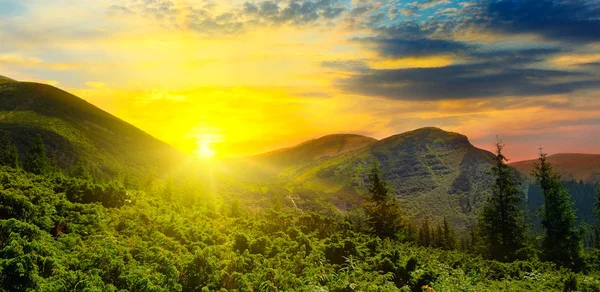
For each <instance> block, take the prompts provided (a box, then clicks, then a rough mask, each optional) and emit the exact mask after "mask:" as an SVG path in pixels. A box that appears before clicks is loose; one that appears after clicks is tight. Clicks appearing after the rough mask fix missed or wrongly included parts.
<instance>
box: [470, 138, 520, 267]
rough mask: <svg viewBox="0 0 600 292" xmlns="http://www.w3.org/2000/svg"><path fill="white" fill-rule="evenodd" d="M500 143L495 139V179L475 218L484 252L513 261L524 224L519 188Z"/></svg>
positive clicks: (500, 259) (517, 250) (516, 254)
mask: <svg viewBox="0 0 600 292" xmlns="http://www.w3.org/2000/svg"><path fill="white" fill-rule="evenodd" d="M503 148H504V145H503V143H502V142H501V141H498V142H497V143H496V157H495V159H494V160H495V165H494V167H492V173H493V175H494V177H495V181H494V183H493V185H492V187H491V189H492V194H491V196H490V198H489V201H488V203H487V204H486V205H485V206H484V208H483V210H482V212H481V218H480V220H479V222H478V224H479V228H480V232H481V236H482V238H483V240H484V244H485V247H486V253H487V254H488V255H489V256H490V257H491V258H493V259H495V260H499V261H514V260H516V259H519V258H520V255H519V253H520V252H521V251H522V250H523V249H524V248H525V243H526V226H525V224H524V220H523V211H522V206H521V205H520V203H521V201H522V196H521V191H520V189H519V182H518V181H517V179H516V177H515V173H514V170H513V169H512V168H511V167H509V166H508V165H506V161H507V159H506V157H504V154H503V153H502V150H503Z"/></svg>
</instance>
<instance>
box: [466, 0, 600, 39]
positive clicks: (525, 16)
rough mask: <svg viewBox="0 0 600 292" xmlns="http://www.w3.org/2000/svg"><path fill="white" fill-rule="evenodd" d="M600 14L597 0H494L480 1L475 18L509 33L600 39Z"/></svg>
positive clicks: (599, 4)
mask: <svg viewBox="0 0 600 292" xmlns="http://www.w3.org/2000/svg"><path fill="white" fill-rule="evenodd" d="M599 16H600V2H598V1H595V0H560V1H558V0H493V1H485V2H483V3H482V4H480V6H479V10H478V11H477V12H476V13H475V15H473V16H472V21H473V23H475V24H476V25H480V26H483V27H485V28H487V29H491V30H494V31H498V32H503V33H508V34H521V33H533V34H537V35H540V36H543V37H545V38H547V39H551V40H559V41H572V42H582V43H588V42H598V41H600V33H599V32H600V17H599Z"/></svg>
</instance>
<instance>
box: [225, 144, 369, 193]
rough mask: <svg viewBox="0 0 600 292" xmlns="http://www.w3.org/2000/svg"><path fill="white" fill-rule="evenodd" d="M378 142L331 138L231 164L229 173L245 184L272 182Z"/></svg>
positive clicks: (238, 160)
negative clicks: (297, 168) (306, 167)
mask: <svg viewBox="0 0 600 292" xmlns="http://www.w3.org/2000/svg"><path fill="white" fill-rule="evenodd" d="M376 141H377V140H376V139H373V138H370V137H365V136H361V135H353V134H336V135H328V136H324V137H321V138H318V139H313V140H309V141H306V142H304V143H302V144H299V145H296V146H294V147H289V148H283V149H279V150H276V151H272V152H268V153H264V154H260V155H257V156H252V157H247V158H241V159H234V160H231V161H228V162H227V163H226V165H227V166H228V168H227V173H228V174H229V175H231V176H233V177H235V178H236V179H240V180H242V181H248V182H261V183H272V181H273V180H278V179H279V176H280V175H281V174H282V173H284V172H285V171H286V170H288V169H290V168H295V167H302V166H306V165H310V164H313V163H315V162H316V161H318V160H322V159H326V158H328V157H332V156H336V155H340V154H343V153H346V152H349V151H352V150H355V149H360V148H363V147H366V146H368V145H371V144H373V143H375V142H376Z"/></svg>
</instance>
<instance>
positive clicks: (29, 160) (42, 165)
mask: <svg viewBox="0 0 600 292" xmlns="http://www.w3.org/2000/svg"><path fill="white" fill-rule="evenodd" d="M23 168H24V169H25V170H27V171H29V172H31V173H35V174H44V173H47V172H48V171H50V158H48V155H47V153H46V145H45V144H44V140H43V139H42V136H41V135H40V134H37V135H36V136H35V138H34V140H33V147H32V148H31V149H30V150H29V155H27V157H26V158H25V163H24V164H23Z"/></svg>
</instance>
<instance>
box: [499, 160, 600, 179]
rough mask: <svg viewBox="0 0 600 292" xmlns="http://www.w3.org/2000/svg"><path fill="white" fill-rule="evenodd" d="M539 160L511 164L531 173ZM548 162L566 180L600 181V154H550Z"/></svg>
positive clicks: (523, 171)
mask: <svg viewBox="0 0 600 292" xmlns="http://www.w3.org/2000/svg"><path fill="white" fill-rule="evenodd" d="M536 161H537V160H535V159H534V160H525V161H519V162H514V163H511V164H510V165H511V166H512V167H514V168H516V169H517V170H519V172H521V173H523V174H525V175H529V174H531V171H532V170H533V165H534V163H535V162H536ZM548 162H550V163H551V164H552V166H553V167H554V169H555V170H556V171H558V173H560V174H561V176H562V177H563V179H565V180H576V181H579V180H583V181H592V182H600V154H577V153H559V154H554V155H550V156H548Z"/></svg>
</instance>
